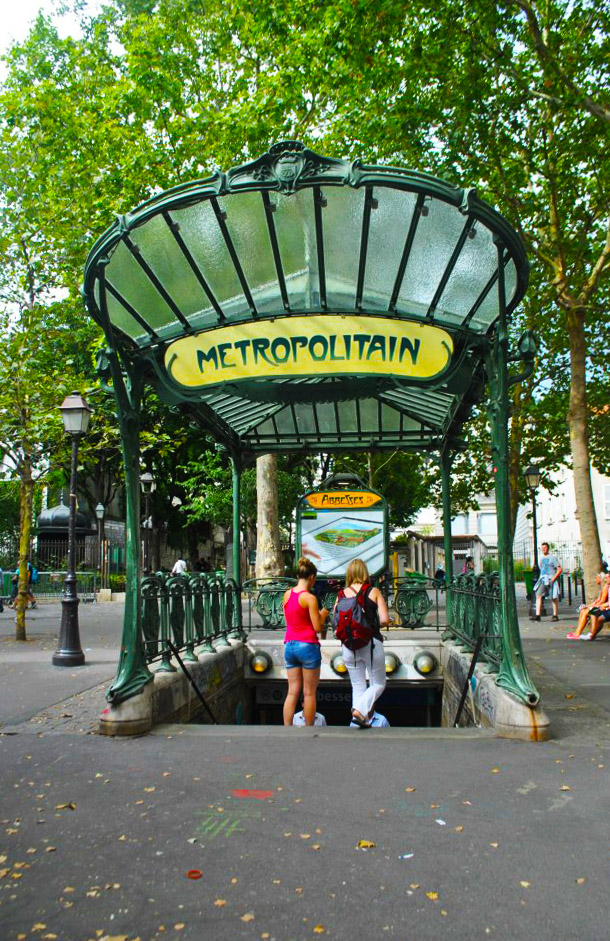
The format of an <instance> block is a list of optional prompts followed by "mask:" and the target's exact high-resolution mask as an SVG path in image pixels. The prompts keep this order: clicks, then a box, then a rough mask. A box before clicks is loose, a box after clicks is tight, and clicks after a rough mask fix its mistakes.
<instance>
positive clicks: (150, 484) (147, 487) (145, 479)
mask: <svg viewBox="0 0 610 941" xmlns="http://www.w3.org/2000/svg"><path fill="white" fill-rule="evenodd" d="M140 486H141V488H142V493H143V494H144V571H145V572H146V574H148V569H149V562H148V559H149V553H150V531H151V529H152V519H151V518H150V495H151V493H153V491H154V490H155V489H156V486H157V485H156V483H155V480H154V477H153V475H152V474H151V472H150V471H145V472H144V473H143V474H140Z"/></svg>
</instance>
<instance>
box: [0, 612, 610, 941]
mask: <svg viewBox="0 0 610 941" xmlns="http://www.w3.org/2000/svg"><path fill="white" fill-rule="evenodd" d="M51 607H52V608H53V610H46V609H45V608H41V609H40V610H39V611H33V612H32V613H31V615H30V614H29V613H28V628H29V631H30V636H31V638H32V641H31V642H30V643H28V644H27V645H26V646H25V648H22V647H21V645H15V642H14V641H12V640H10V639H8V638H9V637H10V634H11V632H12V618H11V614H10V613H8V612H7V613H6V614H4V615H1V616H0V638H1V639H0V681H1V682H0V720H1V722H2V727H1V728H0V763H1V764H0V767H1V768H2V775H1V778H0V824H1V826H0V926H1V930H0V938H1V939H2V941H5V939H6V941H13V939H15V941H16V939H21V941H24V939H30V938H47V939H51V941H52V939H55V938H56V939H58V941H88V939H92V941H97V939H104V938H109V939H110V938H112V939H115V941H116V939H123V941H134V939H136V938H140V939H141V941H152V939H154V941H157V939H172V941H175V939H200V938H202V937H205V938H208V937H209V938H214V939H221V941H223V939H227V941H233V939H237V938H239V939H241V938H246V939H259V938H262V939H269V941H272V939H276V941H291V939H295V941H296V939H299V941H300V939H306V938H313V937H316V936H318V935H320V936H324V935H325V936H327V937H329V938H338V939H349V941H352V939H355V941H359V939H377V938H380V939H383V938H399V939H401V941H419V939H436V938H454V939H479V938H481V939H483V938H490V937H491V938H494V937H495V938H497V939H502V941H506V939H528V941H529V939H531V938H538V939H541V941H543V939H544V941H546V939H548V941H562V939H566V941H568V939H579V941H582V939H584V941H589V939H591V941H606V939H607V938H608V937H609V936H610V932H609V929H608V916H607V897H608V838H609V836H610V826H609V823H608V797H607V795H608V785H609V777H608V769H609V768H610V711H609V710H610V696H609V695H608V693H610V656H609V654H610V635H609V636H608V638H603V639H600V640H599V641H597V642H596V643H594V644H589V643H584V642H580V643H570V642H568V641H566V640H565V633H566V632H567V629H568V627H569V626H572V625H573V624H574V620H573V619H567V618H566V620H562V621H561V622H560V623H559V625H553V624H551V622H550V621H543V622H541V623H540V624H537V623H531V622H528V621H524V622H523V632H524V644H525V649H526V653H527V656H528V663H529V665H530V669H531V671H532V674H533V676H534V679H535V682H536V683H537V684H538V686H539V688H540V690H541V693H542V696H543V700H544V704H545V708H546V709H547V711H548V712H549V713H550V715H551V718H552V721H553V729H554V732H555V736H556V738H555V740H554V741H551V742H548V743H544V744H538V745H526V744H522V743H515V742H509V741H506V740H501V739H496V738H494V737H493V736H492V735H490V734H489V733H479V732H477V731H476V730H473V731H470V730H464V731H459V732H454V731H451V730H417V729H391V730H388V731H383V730H377V731H375V732H374V733H373V732H364V733H362V732H360V731H358V730H354V731H351V730H346V729H345V730H344V729H328V730H322V731H321V730H309V729H294V730H292V729H287V730H284V729H277V728H269V727H267V728H264V727H260V728H239V727H228V726H227V727H222V728H220V727H217V728H210V727H201V726H191V727H186V728H185V727H164V728H161V729H159V730H157V731H156V732H155V734H153V735H150V736H147V737H145V738H141V739H137V740H133V741H132V740H130V741H121V740H112V739H105V738H101V737H98V736H95V735H91V734H82V732H80V731H79V730H80V729H82V730H83V731H85V732H88V731H91V728H92V724H93V718H94V716H95V715H96V714H99V707H100V706H101V704H102V703H103V689H104V686H100V685H99V682H100V680H101V679H103V677H104V674H105V675H106V676H107V677H108V678H110V676H111V675H112V673H113V663H114V661H115V659H116V650H117V645H118V644H117V641H118V636H119V632H120V624H119V619H120V613H121V610H120V609H119V607H118V606H115V605H113V606H102V605H100V606H98V607H95V606H81V637H82V642H83V648H84V649H85V651H86V656H87V665H86V666H85V667H81V668H79V669H78V670H70V669H65V668H57V667H56V668H53V667H52V666H51V665H50V658H51V655H52V652H53V650H54V634H53V632H54V630H56V629H57V627H58V621H57V618H58V611H57V609H56V608H55V606H49V608H51ZM562 616H565V615H563V612H562ZM87 648H90V649H89V650H88V651H87ZM90 687H95V688H94V689H92V690H91V691H89V692H87V690H89V689H90ZM3 731H4V734H1V733H2V732H3ZM361 841H368V843H369V844H374V845H370V846H366V845H364V846H359V845H358V844H359V843H360V842H361ZM192 870H194V872H191V871H192ZM189 872H191V875H198V873H199V872H201V878H189V877H188V875H187V874H188V873H189Z"/></svg>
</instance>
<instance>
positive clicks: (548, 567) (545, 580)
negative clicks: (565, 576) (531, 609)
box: [534, 542, 563, 621]
mask: <svg viewBox="0 0 610 941" xmlns="http://www.w3.org/2000/svg"><path fill="white" fill-rule="evenodd" d="M540 548H541V549H542V558H541V559H540V578H539V579H538V581H537V582H536V584H535V585H534V591H535V592H536V615H535V617H534V620H535V621H539V620H540V612H541V611H542V601H543V599H544V598H545V597H546V596H548V597H550V599H551V604H552V605H553V617H552V620H553V621H558V620H559V581H558V579H559V576H560V575H561V573H562V572H563V569H562V567H561V565H560V564H559V559H558V558H557V556H556V555H551V554H550V546H549V544H548V542H543V543H542V545H541V547H540Z"/></svg>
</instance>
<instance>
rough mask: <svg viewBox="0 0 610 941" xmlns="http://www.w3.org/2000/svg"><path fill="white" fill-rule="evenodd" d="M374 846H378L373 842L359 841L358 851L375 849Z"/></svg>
mask: <svg viewBox="0 0 610 941" xmlns="http://www.w3.org/2000/svg"><path fill="white" fill-rule="evenodd" d="M374 846H377V844H376V843H373V841H372V840H358V849H361V850H370V849H373V847H374Z"/></svg>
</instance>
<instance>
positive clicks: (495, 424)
mask: <svg viewBox="0 0 610 941" xmlns="http://www.w3.org/2000/svg"><path fill="white" fill-rule="evenodd" d="M496 248H497V252H498V308H499V314H500V316H499V319H498V326H497V329H496V335H495V338H494V340H493V346H492V350H491V357H490V386H491V402H490V409H489V416H490V423H491V430H492V454H493V460H494V473H495V475H496V488H495V489H496V511H497V515H498V562H499V570H500V629H501V634H502V663H501V665H500V671H499V674H498V678H497V680H496V682H497V684H498V686H502V687H504V688H505V689H508V690H510V692H511V693H513V694H515V695H516V696H518V698H519V699H521V700H522V701H523V702H526V703H528V704H529V705H532V706H534V705H536V703H537V702H538V700H539V699H540V696H539V694H538V691H537V690H536V687H535V686H534V684H533V683H532V681H531V679H530V677H529V673H528V670H527V666H526V663H525V657H524V654H523V647H522V644H521V635H520V633H519V621H518V619H517V599H516V596H515V574H514V569H513V539H512V530H511V524H510V482H509V473H508V420H509V400H508V343H509V341H508V324H507V318H506V292H505V282H504V246H503V245H502V243H501V241H500V240H499V239H497V240H496Z"/></svg>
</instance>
